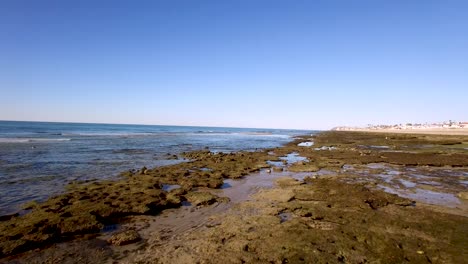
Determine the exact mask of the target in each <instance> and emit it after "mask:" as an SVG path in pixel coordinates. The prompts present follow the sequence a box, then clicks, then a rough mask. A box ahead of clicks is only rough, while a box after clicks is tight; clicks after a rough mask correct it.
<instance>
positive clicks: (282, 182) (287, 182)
mask: <svg viewBox="0 0 468 264" xmlns="http://www.w3.org/2000/svg"><path fill="white" fill-rule="evenodd" d="M275 183H276V185H278V186H280V187H287V186H296V185H301V184H303V182H301V181H298V180H297V179H294V178H292V177H281V178H278V179H276V180H275Z"/></svg>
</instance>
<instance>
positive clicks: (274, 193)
mask: <svg viewBox="0 0 468 264" xmlns="http://www.w3.org/2000/svg"><path fill="white" fill-rule="evenodd" d="M254 197H255V198H256V199H261V200H268V201H272V202H280V203H284V202H289V201H291V200H292V199H293V198H294V192H293V191H292V190H287V189H266V190H261V191H260V192H258V193H257V194H255V195H254Z"/></svg>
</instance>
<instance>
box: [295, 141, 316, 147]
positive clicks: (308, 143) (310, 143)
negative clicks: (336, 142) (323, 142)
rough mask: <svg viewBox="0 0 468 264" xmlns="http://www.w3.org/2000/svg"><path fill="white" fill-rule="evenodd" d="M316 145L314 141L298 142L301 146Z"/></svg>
mask: <svg viewBox="0 0 468 264" xmlns="http://www.w3.org/2000/svg"><path fill="white" fill-rule="evenodd" d="M313 145H314V142H312V141H306V142H301V143H299V144H297V146H299V147H311V146H313Z"/></svg>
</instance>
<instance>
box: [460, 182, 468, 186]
mask: <svg viewBox="0 0 468 264" xmlns="http://www.w3.org/2000/svg"><path fill="white" fill-rule="evenodd" d="M460 183H461V184H463V185H468V181H460Z"/></svg>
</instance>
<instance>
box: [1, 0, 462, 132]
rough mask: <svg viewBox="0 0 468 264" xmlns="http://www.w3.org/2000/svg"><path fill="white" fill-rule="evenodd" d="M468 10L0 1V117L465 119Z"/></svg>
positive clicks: (296, 123) (289, 121)
mask: <svg viewBox="0 0 468 264" xmlns="http://www.w3.org/2000/svg"><path fill="white" fill-rule="evenodd" d="M466 14H468V1H450V0H447V1H429V0H426V1H416V0H415V1H398V0H388V1H383V0H382V1H375V0H369V1H364V0H356V1H345V0H341V1H338V0H330V1H275V0H265V1H256V0H252V1H242V0H239V1H190V0H186V1H178V0H175V1H58V0H57V1H46V0H43V1H33V0H30V1H22V0H11V1H10V0H4V1H1V2H0V120H34V121H39V120H42V121H73V122H98V123H101V122H102V123H133V124H169V125H203V126H234V127H269V128H299V129H302V128H304V129H327V128H331V127H333V126H337V125H366V124H369V123H372V124H378V123H388V124H391V123H402V122H404V123H406V122H426V121H428V122H433V121H444V120H448V119H452V120H458V121H468V107H467V105H468V103H467V100H468V99H467V98H468V16H467V15H466Z"/></svg>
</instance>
